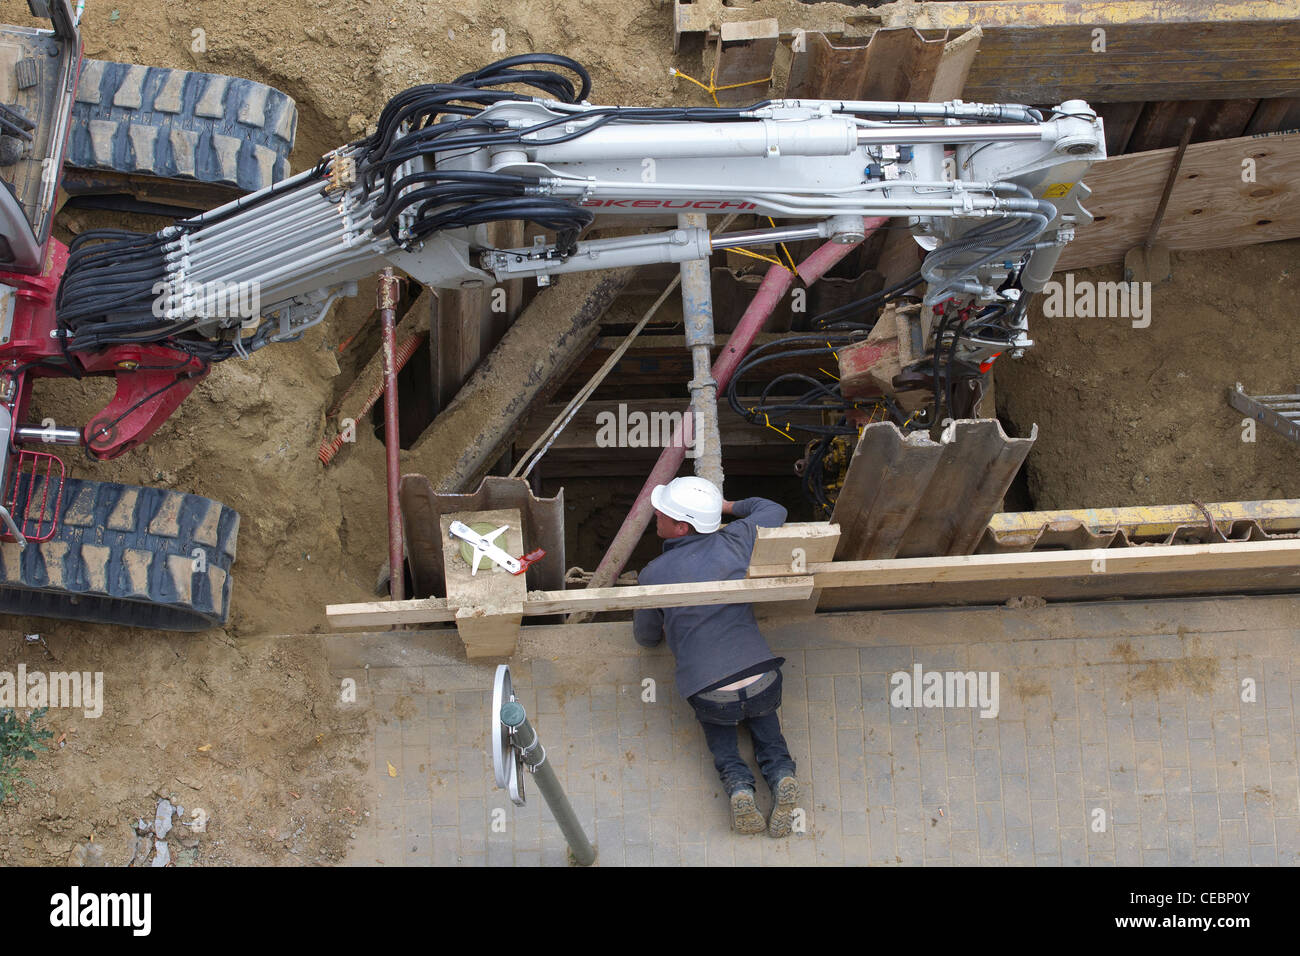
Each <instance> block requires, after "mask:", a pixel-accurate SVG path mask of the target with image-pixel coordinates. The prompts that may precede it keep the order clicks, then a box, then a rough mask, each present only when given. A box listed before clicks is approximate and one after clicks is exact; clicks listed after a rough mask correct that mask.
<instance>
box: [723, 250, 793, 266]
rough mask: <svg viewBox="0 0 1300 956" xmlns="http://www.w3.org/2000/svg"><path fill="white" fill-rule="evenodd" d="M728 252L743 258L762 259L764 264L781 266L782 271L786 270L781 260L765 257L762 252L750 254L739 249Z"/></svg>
mask: <svg viewBox="0 0 1300 956" xmlns="http://www.w3.org/2000/svg"><path fill="white" fill-rule="evenodd" d="M727 251H728V252H738V253H740V254H741V255H742V256H749V257H750V258H751V259H762V260H763V261H764V262H770V263H772V265H774V266H780V267H781V268H782V269H784V268H785V264H784V263H782V262H781V260H779V259H773V258H772V257H771V256H765V255H763V254H762V253H761V252H750V251H749V250H748V249H741V248H739V247H737V248H732V249H728V250H727Z"/></svg>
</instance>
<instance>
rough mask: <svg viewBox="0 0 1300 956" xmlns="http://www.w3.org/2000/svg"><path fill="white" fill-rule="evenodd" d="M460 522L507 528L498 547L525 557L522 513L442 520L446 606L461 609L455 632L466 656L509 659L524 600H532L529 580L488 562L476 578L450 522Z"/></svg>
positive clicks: (482, 563) (488, 513)
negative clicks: (452, 533)
mask: <svg viewBox="0 0 1300 956" xmlns="http://www.w3.org/2000/svg"><path fill="white" fill-rule="evenodd" d="M453 521H461V522H464V523H465V524H467V525H469V526H470V527H471V528H472V527H474V525H475V524H476V523H482V524H483V525H492V527H493V528H494V529H495V528H500V527H502V526H503V525H504V526H505V527H506V532H505V533H504V534H502V535H501V536H500V537H498V538H497V539H496V544H497V545H498V546H500V547H501V548H502V550H504V551H506V552H507V553H508V554H510V555H512V556H515V557H518V556H519V555H521V554H523V553H524V535H523V516H522V515H521V514H520V512H519V509H518V508H497V509H494V510H491V511H459V512H447V513H446V514H443V515H441V516H440V517H439V519H438V526H439V528H440V530H441V531H442V536H441V537H442V568H443V577H444V579H445V581H446V586H447V606H448V607H454V608H456V609H457V610H456V617H455V620H456V630H457V631H458V632H459V633H460V639H461V640H462V641H463V642H464V644H465V656H466V657H469V658H471V659H473V658H480V657H508V656H509V655H511V654H513V653H514V651H515V640H516V639H517V637H518V636H519V625H520V623H521V622H522V621H523V601H524V599H525V598H526V597H527V595H528V585H527V584H526V583H525V581H524V576H523V575H522V574H520V575H514V574H511V573H509V572H508V571H506V570H505V569H504V568H499V567H497V566H496V565H495V564H493V563H492V562H491V561H489V560H487V559H486V558H484V559H482V560H481V561H480V567H479V569H478V573H474V572H473V571H472V570H471V568H470V566H469V563H468V562H467V561H466V560H465V558H464V556H463V555H462V554H461V541H460V539H459V538H453V537H452V536H451V533H450V527H451V523H452V522H453Z"/></svg>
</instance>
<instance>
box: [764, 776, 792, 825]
mask: <svg viewBox="0 0 1300 956" xmlns="http://www.w3.org/2000/svg"><path fill="white" fill-rule="evenodd" d="M798 802H799V781H798V780H796V779H795V778H794V777H782V778H781V779H780V780H778V781H777V782H776V786H775V787H773V788H772V816H771V817H770V818H769V819H768V821H767V835H768V836H770V837H784V836H789V835H790V823H791V820H792V819H793V817H794V805H795V804H796V803H798Z"/></svg>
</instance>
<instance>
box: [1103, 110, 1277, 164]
mask: <svg viewBox="0 0 1300 956" xmlns="http://www.w3.org/2000/svg"><path fill="white" fill-rule="evenodd" d="M1258 103H1259V100H1192V101H1184V102H1177V103H1168V102H1167V103H1148V104H1147V105H1146V107H1145V108H1144V109H1143V110H1142V115H1141V116H1140V117H1139V118H1138V121H1137V123H1136V124H1135V126H1134V129H1133V134H1132V136H1131V137H1130V138H1129V141H1128V152H1130V153H1144V152H1147V151H1148V150H1153V149H1167V148H1168V147H1170V146H1177V145H1178V143H1179V142H1180V141H1181V140H1182V137H1183V130H1184V128H1185V127H1186V125H1187V119H1188V117H1191V118H1193V119H1195V120H1196V125H1195V126H1193V127H1192V142H1193V143H1205V142H1209V141H1210V140H1216V139H1232V138H1234V137H1237V136H1241V135H1242V134H1243V133H1244V132H1245V131H1246V124H1247V123H1249V122H1250V118H1251V117H1252V116H1253V115H1254V114H1255V108H1256V106H1257V105H1258ZM1107 142H1108V143H1109V140H1107Z"/></svg>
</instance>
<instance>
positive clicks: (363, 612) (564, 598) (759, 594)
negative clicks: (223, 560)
mask: <svg viewBox="0 0 1300 956" xmlns="http://www.w3.org/2000/svg"><path fill="white" fill-rule="evenodd" d="M812 586H813V579H812V578H811V577H808V576H807V575H799V576H792V575H790V574H789V573H788V572H787V574H785V575H782V576H779V577H767V578H764V579H762V580H751V579H748V578H742V579H740V580H736V581H701V582H697V583H693V584H654V585H650V584H641V585H633V586H631V587H621V588H620V587H612V588H585V589H584V588H575V589H574V590H571V591H531V592H529V594H528V600H527V601H525V602H524V603H523V609H524V613H525V614H527V615H529V616H534V615H548V614H571V613H574V612H578V611H588V612H592V613H597V612H600V611H631V610H637V609H640V608H652V607H653V608H662V607H689V606H691V605H694V604H753V603H764V602H771V601H795V600H800V599H803V598H807V597H808V596H809V595H810V594H811V593H812ZM457 610H458V609H457V608H456V607H454V606H450V605H448V603H447V601H446V599H445V598H423V599H416V600H410V601H370V602H366V603H362V604H331V605H329V606H328V607H326V609H325V616H326V618H327V619H328V620H329V622H330V626H331V627H383V626H386V625H392V624H425V623H433V622H437V621H453V620H455V619H456V614H457Z"/></svg>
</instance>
